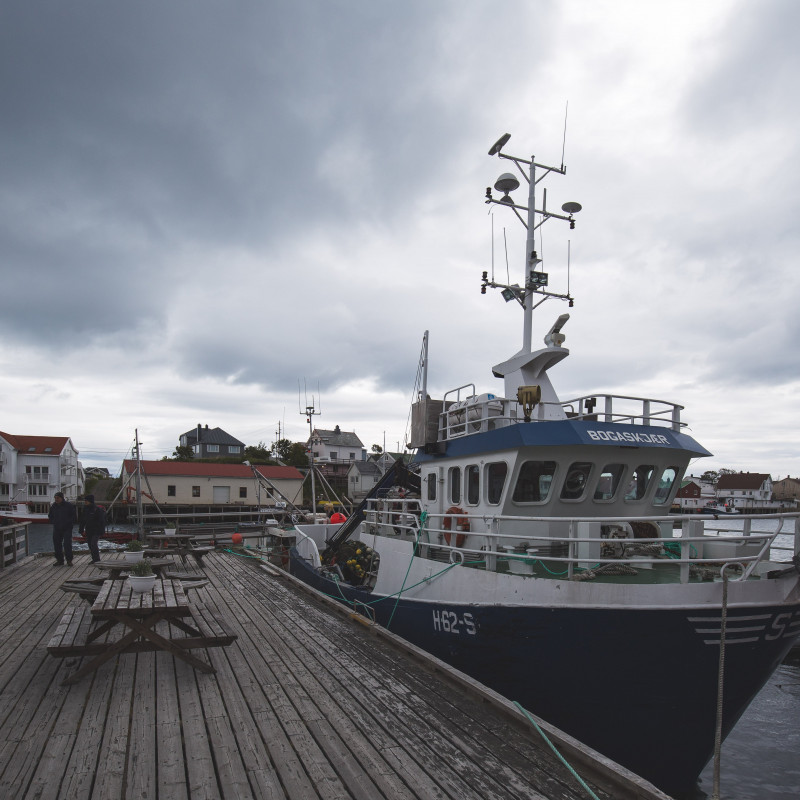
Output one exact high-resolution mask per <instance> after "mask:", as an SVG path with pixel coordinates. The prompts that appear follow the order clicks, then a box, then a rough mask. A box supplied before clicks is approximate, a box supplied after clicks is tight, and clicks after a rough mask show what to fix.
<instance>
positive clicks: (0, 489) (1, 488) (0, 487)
mask: <svg viewBox="0 0 800 800" xmlns="http://www.w3.org/2000/svg"><path fill="white" fill-rule="evenodd" d="M0 494H8V484H7V483H0Z"/></svg>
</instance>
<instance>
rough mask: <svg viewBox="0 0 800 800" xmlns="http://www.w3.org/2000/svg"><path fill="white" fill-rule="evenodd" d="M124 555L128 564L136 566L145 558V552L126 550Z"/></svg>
mask: <svg viewBox="0 0 800 800" xmlns="http://www.w3.org/2000/svg"><path fill="white" fill-rule="evenodd" d="M122 555H123V556H124V557H125V561H126V562H127V563H128V564H135V563H136V562H137V561H141V560H142V559H143V558H144V550H126V551H125V552H124V553H123V554H122Z"/></svg>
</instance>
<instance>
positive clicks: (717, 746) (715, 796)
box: [711, 564, 728, 800]
mask: <svg viewBox="0 0 800 800" xmlns="http://www.w3.org/2000/svg"><path fill="white" fill-rule="evenodd" d="M725 566H728V565H727V564H726V565H725ZM727 627H728V576H727V575H726V574H725V567H723V568H722V614H721V615H720V626H719V671H718V673H717V725H716V730H715V731H714V789H713V792H712V794H711V800H720V797H719V777H720V754H721V751H722V693H723V689H724V686H725V636H726V633H727Z"/></svg>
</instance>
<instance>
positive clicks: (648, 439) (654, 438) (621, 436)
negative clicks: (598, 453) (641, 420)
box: [586, 431, 671, 444]
mask: <svg viewBox="0 0 800 800" xmlns="http://www.w3.org/2000/svg"><path fill="white" fill-rule="evenodd" d="M586 433H588V434H589V438H590V439H594V440H595V441H596V442H597V441H602V442H621V443H622V444H628V443H630V444H671V442H670V440H669V439H668V438H667V437H666V436H663V435H662V434H660V433H630V432H629V431H586Z"/></svg>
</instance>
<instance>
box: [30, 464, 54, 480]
mask: <svg viewBox="0 0 800 800" xmlns="http://www.w3.org/2000/svg"><path fill="white" fill-rule="evenodd" d="M25 473H26V474H27V475H31V476H33V478H34V480H41V479H47V476H48V474H49V473H50V468H49V467H31V466H27V467H25Z"/></svg>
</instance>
